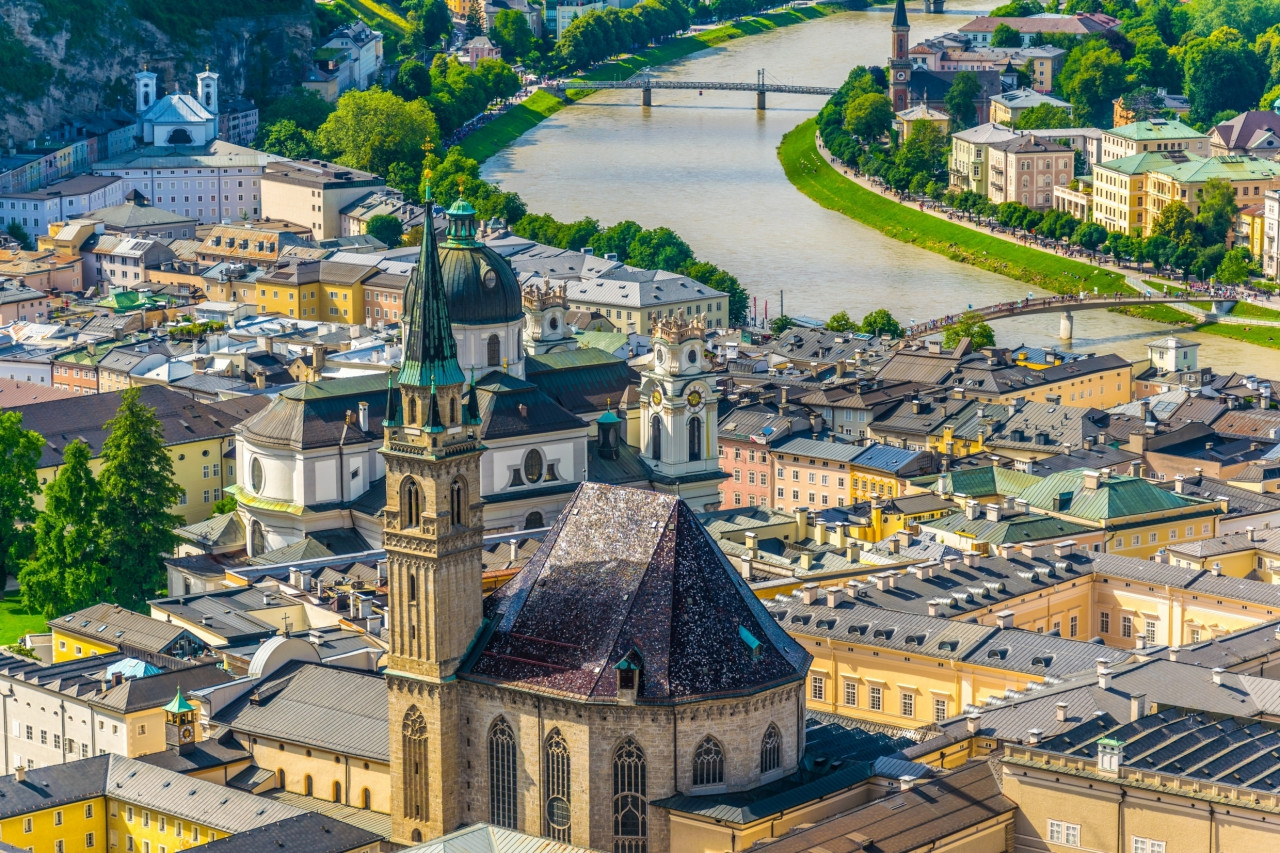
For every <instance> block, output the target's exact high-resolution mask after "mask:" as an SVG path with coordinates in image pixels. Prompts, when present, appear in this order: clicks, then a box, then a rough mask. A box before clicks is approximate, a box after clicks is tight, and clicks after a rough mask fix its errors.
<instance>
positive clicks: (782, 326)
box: [769, 314, 796, 337]
mask: <svg viewBox="0 0 1280 853" xmlns="http://www.w3.org/2000/svg"><path fill="white" fill-rule="evenodd" d="M795 324H796V321H795V320H792V319H791V318H790V317H788V316H787V315H786V314H781V315H779V316H777V317H774V318H773V319H772V320H770V321H769V331H770V332H772V333H773V334H774V336H775V337H776V336H778V335H781V334H782V333H783V332H785V331H786V330H787V329H790V328H791V327H792V326H794V325H795Z"/></svg>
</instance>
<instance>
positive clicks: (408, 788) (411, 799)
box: [400, 705, 429, 820]
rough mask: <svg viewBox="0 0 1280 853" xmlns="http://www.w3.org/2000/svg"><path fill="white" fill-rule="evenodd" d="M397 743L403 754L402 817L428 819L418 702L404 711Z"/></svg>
mask: <svg viewBox="0 0 1280 853" xmlns="http://www.w3.org/2000/svg"><path fill="white" fill-rule="evenodd" d="M400 745H401V752H402V753H403V755H404V775H405V778H404V780H403V784H404V816H405V817H407V818H413V819H414V820H427V819H428V817H429V815H428V813H427V793H428V782H427V780H428V778H429V777H428V776H427V720H426V718H425V717H423V716H422V712H421V711H419V710H418V706H417V705H410V706H409V710H408V711H405V713H404V724H403V725H402V726H401V729H400Z"/></svg>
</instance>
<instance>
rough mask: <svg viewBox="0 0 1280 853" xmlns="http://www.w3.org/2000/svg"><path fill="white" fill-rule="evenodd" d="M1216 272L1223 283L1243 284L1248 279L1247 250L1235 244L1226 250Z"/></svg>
mask: <svg viewBox="0 0 1280 853" xmlns="http://www.w3.org/2000/svg"><path fill="white" fill-rule="evenodd" d="M1216 274H1217V276H1218V281H1220V282H1222V283H1223V284H1244V283H1245V282H1246V281H1248V280H1249V250H1248V249H1245V248H1243V247H1240V246H1237V247H1236V248H1234V249H1232V250H1231V251H1229V252H1227V253H1226V254H1225V255H1223V256H1222V262H1221V263H1220V264H1218V271H1217V273H1216Z"/></svg>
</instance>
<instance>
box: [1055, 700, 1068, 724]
mask: <svg viewBox="0 0 1280 853" xmlns="http://www.w3.org/2000/svg"><path fill="white" fill-rule="evenodd" d="M1053 707H1054V708H1055V709H1057V714H1056V715H1055V716H1056V718H1057V720H1058V722H1060V723H1065V722H1066V721H1067V703H1066V702H1059V703H1057V704H1056V705H1054V706H1053Z"/></svg>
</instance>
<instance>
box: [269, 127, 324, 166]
mask: <svg viewBox="0 0 1280 853" xmlns="http://www.w3.org/2000/svg"><path fill="white" fill-rule="evenodd" d="M257 147H258V148H259V149H261V150H262V151H266V152H267V153H269V154H279V155H280V156H281V157H288V158H289V159H290V160H305V159H308V158H310V157H314V156H316V143H315V137H314V134H312V133H311V132H310V131H307V130H303V129H302V128H300V127H298V124H297V122H295V121H294V120H293V119H289V118H282V119H280V120H279V121H277V122H275V123H273V124H268V125H264V126H262V127H260V128H258V145H257Z"/></svg>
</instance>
